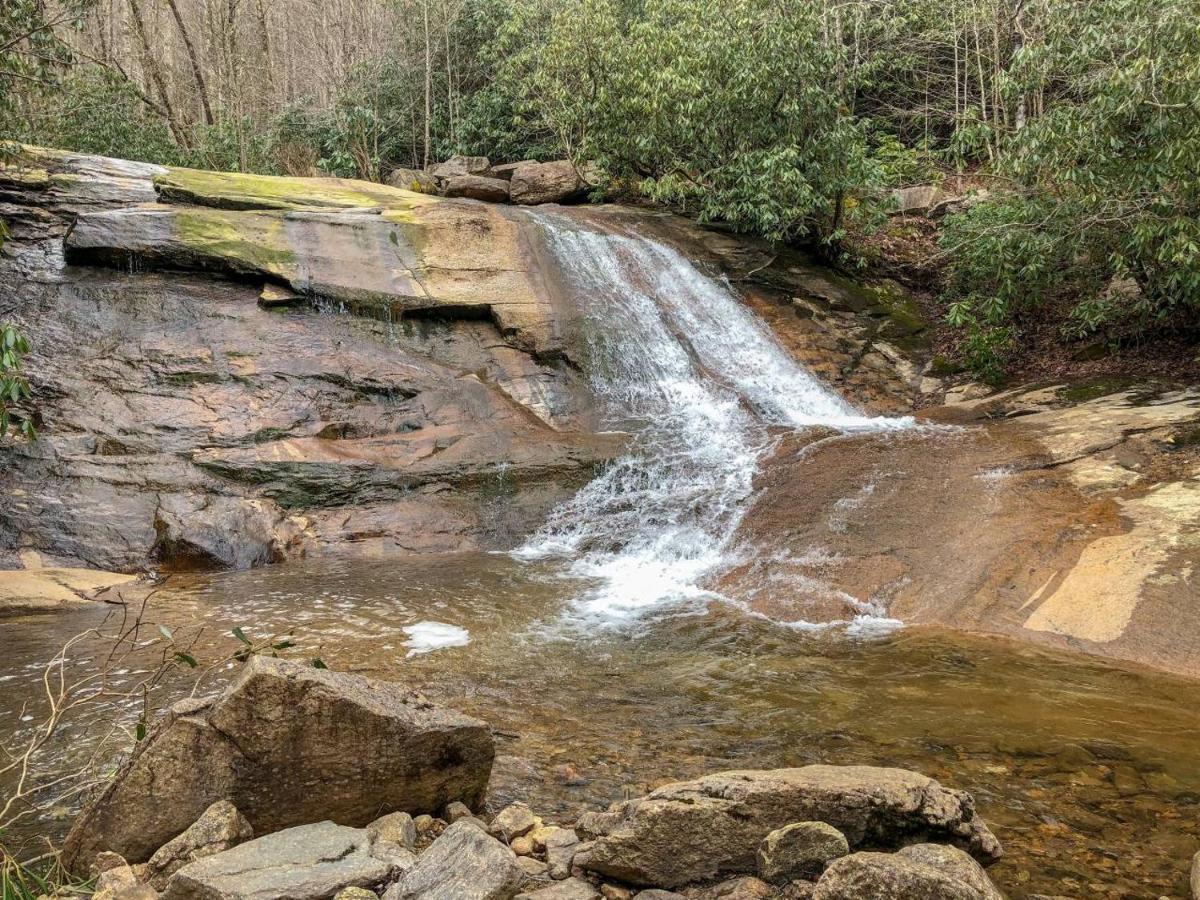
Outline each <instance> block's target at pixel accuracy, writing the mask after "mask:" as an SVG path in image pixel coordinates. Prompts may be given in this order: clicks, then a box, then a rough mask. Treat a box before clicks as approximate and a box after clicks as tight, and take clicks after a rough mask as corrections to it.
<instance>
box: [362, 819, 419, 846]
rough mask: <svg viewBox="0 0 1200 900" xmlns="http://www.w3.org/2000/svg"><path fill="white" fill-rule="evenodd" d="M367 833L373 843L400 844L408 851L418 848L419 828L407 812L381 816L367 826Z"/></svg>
mask: <svg viewBox="0 0 1200 900" xmlns="http://www.w3.org/2000/svg"><path fill="white" fill-rule="evenodd" d="M367 833H368V834H370V835H371V840H373V841H387V842H389V843H392V844H399V845H400V846H401V847H404V848H405V849H406V850H412V849H413V848H414V847H416V846H417V826H416V823H415V822H413V817H412V816H410V815H409V814H408V813H406V812H394V813H388V814H387V815H386V816H380V817H379V818H378V819H376V820H375V821H374V822H372V823H371V824H370V825H368V826H367Z"/></svg>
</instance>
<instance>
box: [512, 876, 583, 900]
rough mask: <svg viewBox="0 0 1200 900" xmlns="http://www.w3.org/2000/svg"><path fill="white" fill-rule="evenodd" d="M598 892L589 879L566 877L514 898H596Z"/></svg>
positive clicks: (568, 899)
mask: <svg viewBox="0 0 1200 900" xmlns="http://www.w3.org/2000/svg"><path fill="white" fill-rule="evenodd" d="M599 896H600V892H599V891H597V890H596V887H595V885H593V884H592V883H591V882H590V881H584V880H583V879H582V878H568V879H567V880H566V881H560V882H558V883H557V884H552V885H549V886H547V887H544V888H538V889H537V890H536V891H529V892H527V893H521V894H517V896H516V898H515V900H597V898H599Z"/></svg>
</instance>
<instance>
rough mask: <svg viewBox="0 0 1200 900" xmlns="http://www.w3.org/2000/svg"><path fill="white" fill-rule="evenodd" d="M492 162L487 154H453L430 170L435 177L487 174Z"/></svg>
mask: <svg viewBox="0 0 1200 900" xmlns="http://www.w3.org/2000/svg"><path fill="white" fill-rule="evenodd" d="M491 167H492V164H491V162H490V161H489V160H488V158H487V157H486V156H452V157H450V158H449V159H448V160H446V161H445V162H444V163H438V164H437V165H436V166H434V167H433V168H432V169H430V170H429V174H431V175H432V176H433V177H434V178H453V177H455V176H456V175H487V174H488V171H489V170H490V169H491Z"/></svg>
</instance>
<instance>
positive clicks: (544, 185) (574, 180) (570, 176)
mask: <svg viewBox="0 0 1200 900" xmlns="http://www.w3.org/2000/svg"><path fill="white" fill-rule="evenodd" d="M586 193H587V183H586V182H585V181H584V180H583V179H582V178H581V177H580V176H579V172H578V170H577V169H576V168H575V164H574V163H572V162H571V161H570V160H565V159H564V160H559V161H557V162H548V163H528V164H526V165H520V166H517V167H516V168H515V169H514V170H513V173H512V179H511V187H510V189H509V195H510V197H511V198H512V202H513V203H520V204H522V205H524V206H537V205H539V204H541V203H565V202H566V201H568V200H577V199H580V198H581V197H582V196H583V195H584V194H586Z"/></svg>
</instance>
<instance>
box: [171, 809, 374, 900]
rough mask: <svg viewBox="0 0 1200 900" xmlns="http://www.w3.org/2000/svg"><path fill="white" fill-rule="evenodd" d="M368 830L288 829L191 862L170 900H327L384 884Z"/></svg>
mask: <svg viewBox="0 0 1200 900" xmlns="http://www.w3.org/2000/svg"><path fill="white" fill-rule="evenodd" d="M370 851H371V839H370V837H369V836H368V835H367V833H366V831H363V830H361V829H358V828H346V827H345V826H342V825H335V824H334V823H332V822H319V823H317V824H315V825H302V826H299V827H296V828H288V829H286V830H284V831H279V832H276V833H275V834H271V835H267V836H266V837H261V838H258V839H257V840H253V841H250V842H249V843H246V844H242V845H241V846H239V847H235V848H234V849H232V850H226V851H225V852H224V853H218V854H217V855H215V856H209V857H206V858H205V859H201V860H198V861H197V862H193V863H189V864H188V865H186V866H184V867H183V868H182V869H180V870H179V871H178V872H176V873H175V875H174V876H172V878H171V881H170V883H169V884H168V886H167V890H166V893H165V894H164V895H163V898H164V900H280V898H287V900H327V898H330V897H332V896H333V895H334V894H336V893H338V892H339V891H341V890H343V889H344V888H347V887H367V886H369V885H373V884H378V883H380V882H382V881H384V880H385V879H386V878H387V877H388V874H389V871H390V869H389V866H388V864H387V863H385V862H382V861H380V860H378V859H375V857H373V856H372V855H371V852H370Z"/></svg>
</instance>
